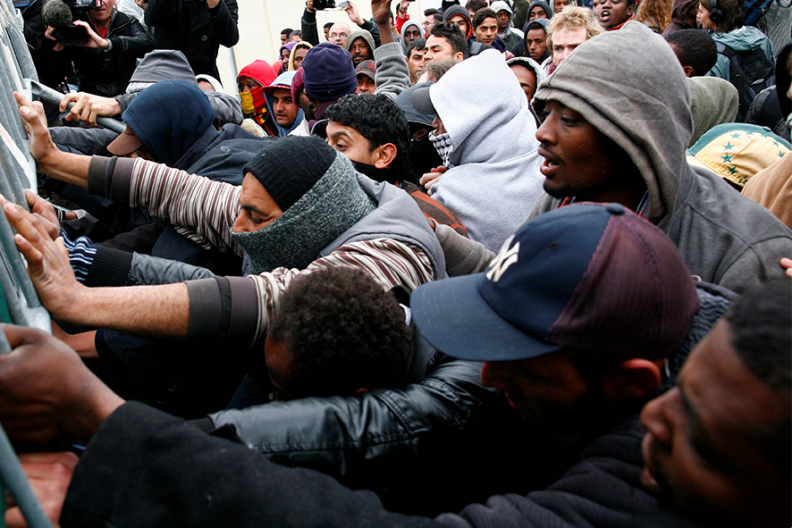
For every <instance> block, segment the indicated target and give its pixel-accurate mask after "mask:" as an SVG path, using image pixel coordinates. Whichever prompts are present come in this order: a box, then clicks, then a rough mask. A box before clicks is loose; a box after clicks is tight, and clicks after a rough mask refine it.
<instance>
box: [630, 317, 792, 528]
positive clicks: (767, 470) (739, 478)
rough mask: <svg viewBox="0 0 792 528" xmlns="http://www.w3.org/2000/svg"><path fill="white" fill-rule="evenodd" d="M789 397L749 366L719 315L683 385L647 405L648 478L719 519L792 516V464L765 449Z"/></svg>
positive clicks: (677, 504)
mask: <svg viewBox="0 0 792 528" xmlns="http://www.w3.org/2000/svg"><path fill="white" fill-rule="evenodd" d="M789 413H790V402H789V399H788V398H783V397H781V396H779V395H778V394H775V393H773V391H772V390H771V389H770V388H768V387H767V385H765V384H764V383H762V382H761V381H760V380H759V379H758V378H757V377H756V376H754V374H753V373H752V372H751V371H749V370H748V369H747V368H746V367H745V365H744V363H743V362H742V360H741V359H740V357H739V356H738V354H737V352H736V351H735V350H734V347H733V345H732V336H731V331H730V327H729V324H728V322H726V321H724V320H722V321H720V322H719V323H718V324H717V325H716V326H715V327H714V329H713V330H712V332H711V333H710V334H709V335H708V336H707V337H706V338H705V339H704V340H703V341H702V342H701V343H699V344H698V345H697V346H696V348H695V349H694V350H693V351H692V352H691V353H690V357H689V358H688V360H687V362H686V363H685V366H684V367H683V368H682V372H681V373H680V375H679V380H678V382H677V386H676V387H675V388H674V389H672V390H670V391H668V392H667V393H665V394H664V395H662V396H660V397H659V398H656V399H654V400H652V401H651V402H649V403H648V404H647V405H646V407H644V410H643V412H641V423H642V424H643V426H644V427H645V428H646V430H647V433H646V435H645V436H644V440H643V446H642V447H643V455H644V460H645V464H646V465H645V468H644V472H643V475H642V476H641V480H642V482H643V484H644V486H645V487H646V488H647V489H648V490H649V491H652V492H654V493H657V494H658V495H660V498H661V502H665V503H666V505H668V506H670V507H672V508H674V509H676V510H678V511H679V512H680V513H682V514H683V515H684V516H686V517H689V518H692V519H693V520H699V519H703V520H706V522H707V524H708V525H714V526H724V525H729V526H740V525H743V526H749V525H751V526H768V525H770V524H771V523H770V522H769V521H767V519H765V518H763V516H768V517H769V518H770V519H772V518H775V519H783V518H787V519H788V518H789V501H790V487H789V470H790V468H789V467H786V468H784V467H779V466H778V463H777V461H776V460H774V457H773V456H772V455H771V454H769V453H767V451H766V450H765V449H763V443H762V436H763V435H766V434H773V431H774V429H775V427H774V426H776V427H777V425H778V424H780V423H783V418H784V417H786V419H787V420H788V419H789Z"/></svg>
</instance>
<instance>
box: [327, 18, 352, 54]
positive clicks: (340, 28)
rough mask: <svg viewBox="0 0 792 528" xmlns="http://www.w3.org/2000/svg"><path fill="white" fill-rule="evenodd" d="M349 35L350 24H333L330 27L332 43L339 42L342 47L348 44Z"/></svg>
mask: <svg viewBox="0 0 792 528" xmlns="http://www.w3.org/2000/svg"><path fill="white" fill-rule="evenodd" d="M348 37H349V26H347V25H346V24H333V26H332V27H331V28H330V34H329V35H328V41H329V42H330V43H332V44H337V45H339V46H341V47H342V48H343V47H344V46H346V41H347V38H348Z"/></svg>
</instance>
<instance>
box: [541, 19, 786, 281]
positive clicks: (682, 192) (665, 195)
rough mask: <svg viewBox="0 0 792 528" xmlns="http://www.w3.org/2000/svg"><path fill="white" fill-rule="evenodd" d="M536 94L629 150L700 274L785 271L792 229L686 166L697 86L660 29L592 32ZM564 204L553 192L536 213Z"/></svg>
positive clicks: (727, 276)
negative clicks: (690, 81)
mask: <svg viewBox="0 0 792 528" xmlns="http://www.w3.org/2000/svg"><path fill="white" fill-rule="evenodd" d="M638 58H640V60H638ZM535 100H536V101H537V102H539V104H540V105H541V104H542V102H546V101H550V100H555V101H558V102H560V103H562V104H564V105H566V106H568V107H569V108H572V109H573V110H576V111H577V112H579V113H580V114H581V115H582V116H583V117H584V118H585V119H586V120H588V121H589V122H590V123H591V124H593V125H594V126H595V127H597V128H598V129H599V130H600V131H601V132H602V133H604V134H605V135H606V136H607V137H608V138H610V139H611V140H613V141H615V142H616V144H618V145H619V146H620V147H621V148H622V149H623V150H624V151H625V152H626V153H627V154H628V155H629V156H630V158H631V159H632V161H633V163H634V164H635V165H636V167H638V169H639V171H640V172H641V176H642V177H643V179H644V182H645V183H646V187H647V189H648V192H649V198H650V210H649V218H650V220H651V221H652V222H654V223H655V224H656V225H657V226H658V227H660V228H661V229H662V230H663V231H664V232H665V233H666V234H667V235H668V236H669V237H670V238H671V240H673V241H674V243H675V244H676V245H677V246H678V247H679V250H680V252H681V253H682V256H683V257H684V259H685V261H686V262H687V265H688V267H689V268H690V271H691V273H692V274H693V275H695V276H698V277H700V278H701V279H702V280H704V281H707V282H712V283H715V284H719V285H721V286H725V287H727V288H729V289H731V290H734V291H736V292H741V291H742V290H744V289H745V288H747V287H750V286H753V285H755V284H758V283H759V282H760V281H761V280H764V279H767V278H768V277H773V276H779V277H780V276H782V275H783V270H782V269H781V266H780V265H779V260H780V259H781V257H784V256H790V255H792V231H791V230H790V229H789V228H787V227H786V226H785V225H783V224H782V223H781V222H780V221H779V220H778V219H777V218H775V217H774V216H773V215H772V214H771V213H770V212H769V211H767V210H766V209H764V208H763V207H761V206H758V204H756V203H755V202H753V201H751V200H750V199H746V198H745V197H744V196H742V195H740V194H739V193H737V192H736V191H734V190H733V189H732V188H731V187H729V185H728V184H726V183H725V182H724V181H723V180H722V179H721V178H720V177H718V176H717V175H716V174H714V173H713V172H710V171H708V170H706V169H693V168H691V167H690V166H689V165H688V164H687V162H686V159H685V148H686V147H687V145H688V143H689V141H690V137H691V134H692V130H693V120H692V117H691V111H690V106H691V105H690V88H689V86H688V81H687V79H686V77H685V75H684V73H683V71H682V69H681V68H680V67H679V62H678V60H677V58H676V56H675V55H674V53H673V52H672V51H671V48H670V47H669V46H668V44H666V42H665V41H664V40H663V38H662V37H661V36H659V35H656V34H655V33H653V32H652V31H651V30H650V29H648V28H647V27H646V26H644V25H643V24H641V23H639V22H629V23H628V24H626V25H625V26H624V27H623V28H622V29H621V30H620V31H614V32H611V33H606V34H603V35H600V36H598V37H597V38H595V39H591V40H590V41H588V42H586V43H585V44H584V45H582V46H580V47H579V48H578V49H577V50H575V53H573V54H572V55H571V56H570V57H569V58H568V59H566V60H565V61H564V62H562V63H561V65H560V66H559V67H558V69H556V71H555V73H554V74H553V75H551V76H550V77H549V78H548V79H547V80H546V81H545V82H544V83H542V85H540V86H539V89H538V90H537V93H536V96H535ZM557 205H558V200H556V199H554V198H552V197H551V196H549V195H547V194H545V195H544V196H543V197H542V198H541V199H540V200H539V201H538V202H537V203H536V205H535V206H534V208H533V210H532V211H531V214H530V217H533V216H536V215H539V214H541V213H544V212H546V211H550V210H552V209H554V208H555V207H556V206H557Z"/></svg>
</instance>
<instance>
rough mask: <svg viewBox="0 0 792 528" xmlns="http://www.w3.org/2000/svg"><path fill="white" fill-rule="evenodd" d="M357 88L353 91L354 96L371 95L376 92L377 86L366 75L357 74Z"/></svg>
mask: <svg viewBox="0 0 792 528" xmlns="http://www.w3.org/2000/svg"><path fill="white" fill-rule="evenodd" d="M357 82H358V86H357V89H356V90H355V93H356V94H364V93H367V94H373V93H374V92H375V91H376V90H377V85H376V84H375V83H374V81H373V80H372V79H371V77H369V76H368V75H363V74H362V73H359V74H358V76H357Z"/></svg>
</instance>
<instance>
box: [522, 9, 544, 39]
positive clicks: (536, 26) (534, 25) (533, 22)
mask: <svg viewBox="0 0 792 528" xmlns="http://www.w3.org/2000/svg"><path fill="white" fill-rule="evenodd" d="M539 7H542V6H539ZM534 29H541V30H542V31H544V34H545V35H547V27H546V26H545V25H544V24H541V23H539V22H537V21H536V20H531V22H529V23H528V25H527V26H525V33H526V34H527V33H528V32H529V31H531V30H534Z"/></svg>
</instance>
